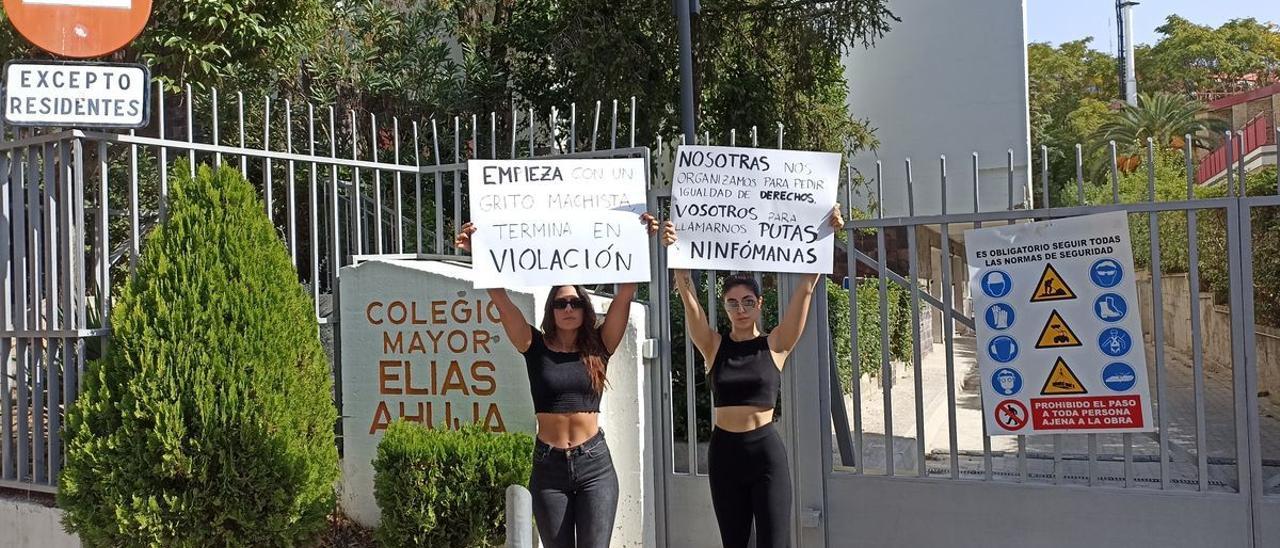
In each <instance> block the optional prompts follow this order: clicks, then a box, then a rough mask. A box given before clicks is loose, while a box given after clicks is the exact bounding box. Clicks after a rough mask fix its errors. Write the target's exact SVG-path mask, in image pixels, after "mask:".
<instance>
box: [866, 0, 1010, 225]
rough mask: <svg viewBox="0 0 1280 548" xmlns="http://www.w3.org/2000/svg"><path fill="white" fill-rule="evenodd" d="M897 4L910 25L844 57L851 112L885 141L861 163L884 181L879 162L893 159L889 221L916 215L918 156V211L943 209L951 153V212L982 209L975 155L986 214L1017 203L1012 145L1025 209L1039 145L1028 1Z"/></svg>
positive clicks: (888, 164) (887, 175)
mask: <svg viewBox="0 0 1280 548" xmlns="http://www.w3.org/2000/svg"><path fill="white" fill-rule="evenodd" d="M888 8H889V10H890V11H892V12H893V13H894V15H896V16H898V17H899V18H901V22H895V23H893V24H892V30H890V31H889V32H888V34H886V35H885V36H884V37H883V38H880V39H878V40H877V41H876V44H875V46H874V47H873V48H870V49H863V48H861V47H859V48H855V49H854V50H853V51H851V52H849V53H847V54H846V55H845V58H844V66H845V77H846V79H847V80H848V82H849V98H848V105H849V107H850V112H852V114H853V115H854V116H855V117H858V118H867V119H869V120H870V122H871V126H872V127H874V128H875V132H876V133H875V136H876V138H877V139H879V141H880V146H879V149H878V150H876V151H868V152H864V153H861V154H859V155H858V156H856V157H855V158H854V161H853V165H854V167H856V168H857V169H858V170H859V171H860V172H861V173H862V174H863V175H865V176H867V178H868V179H874V177H875V173H876V171H875V162H876V160H881V161H882V162H883V166H884V192H885V196H884V200H883V203H884V207H885V215H886V216H890V215H892V216H897V215H906V214H907V187H906V176H905V171H904V168H903V160H904V159H906V158H908V157H910V158H912V160H913V166H912V169H913V172H914V181H915V204H916V213H918V214H922V215H924V214H936V213H938V212H939V210H940V209H941V196H942V190H941V186H940V169H939V166H938V156H939V155H942V154H945V155H946V156H947V161H948V166H947V173H948V177H949V180H948V191H947V193H946V196H947V210H948V211H949V212H952V213H955V212H962V211H973V177H972V167H971V161H972V160H971V157H970V154H971V153H973V152H977V153H978V155H979V169H980V174H981V182H980V186H981V191H980V193H979V194H980V198H981V200H982V203H981V204H980V208H981V209H982V210H983V211H992V210H1004V209H1006V208H1007V207H1008V201H1009V193H1008V190H1007V189H1008V181H1007V173H1006V170H1007V167H1006V158H1005V155H1006V151H1007V150H1008V149H1013V164H1014V185H1015V187H1014V199H1013V201H1014V203H1022V201H1023V198H1024V195H1025V194H1024V188H1025V186H1026V185H1027V180H1028V179H1027V178H1028V174H1029V164H1028V161H1027V159H1028V148H1029V146H1030V130H1029V122H1028V113H1027V108H1028V107H1027V105H1028V103H1027V59H1026V33H1025V18H1024V1H1023V0H986V1H984V2H957V1H955V0H889V2H888ZM873 183H874V181H873ZM872 188H874V186H873V187H872Z"/></svg>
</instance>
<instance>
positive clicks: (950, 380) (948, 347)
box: [882, 155, 960, 479]
mask: <svg viewBox="0 0 1280 548" xmlns="http://www.w3.org/2000/svg"><path fill="white" fill-rule="evenodd" d="M938 169H939V173H940V177H941V179H942V181H941V182H942V188H941V190H942V194H941V195H940V196H941V198H942V201H941V204H942V211H941V212H942V217H943V219H944V220H943V222H942V224H941V225H940V226H939V230H938V231H939V233H940V234H941V246H942V250H941V251H942V337H943V344H944V348H945V350H944V352H945V353H946V358H947V438H948V440H949V443H950V448H949V451H950V457H951V479H958V478H959V477H960V454H959V441H958V440H959V435H958V434H957V432H956V360H955V333H954V328H955V325H954V323H953V322H954V310H955V308H954V307H955V302H954V296H955V291H954V289H953V287H952V279H951V233H950V232H949V230H950V228H949V226H948V224H947V222H946V221H945V219H946V216H947V157H946V155H942V156H939V157H938ZM884 325H885V326H888V325H889V322H888V321H887V320H886V321H885V322H884ZM882 329H884V328H882Z"/></svg>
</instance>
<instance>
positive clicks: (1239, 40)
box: [1134, 15, 1280, 93]
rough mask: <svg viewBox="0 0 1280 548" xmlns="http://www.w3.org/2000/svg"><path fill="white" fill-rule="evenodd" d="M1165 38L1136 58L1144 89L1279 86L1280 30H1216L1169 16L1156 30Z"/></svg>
mask: <svg viewBox="0 0 1280 548" xmlns="http://www.w3.org/2000/svg"><path fill="white" fill-rule="evenodd" d="M1156 32H1158V33H1160V34H1161V35H1162V37H1161V38H1160V40H1159V42H1157V43H1156V44H1155V45H1154V46H1151V47H1144V48H1140V49H1139V50H1138V51H1137V52H1135V58H1134V63H1135V68H1136V70H1137V73H1138V81H1139V82H1140V85H1141V86H1142V87H1144V88H1148V89H1159V90H1164V91H1169V92H1181V93H1189V92H1197V91H1214V90H1217V89H1221V88H1224V87H1226V88H1227V89H1230V86H1232V85H1234V84H1236V83H1237V82H1240V81H1242V80H1244V79H1245V78H1246V77H1251V78H1254V79H1256V80H1255V83H1256V84H1257V85H1266V84H1269V83H1272V82H1275V81H1280V27H1277V26H1276V24H1275V23H1262V22H1259V21H1258V20H1257V19H1254V18H1247V19H1233V20H1231V21H1228V22H1226V23H1223V24H1222V25H1221V26H1219V27H1218V28H1216V29H1214V28H1212V27H1209V26H1205V25H1197V24H1194V23H1192V22H1191V21H1188V20H1186V19H1184V18H1182V17H1179V16H1177V15H1170V16H1169V17H1168V18H1167V19H1166V20H1165V23H1164V25H1161V26H1160V27H1157V28H1156Z"/></svg>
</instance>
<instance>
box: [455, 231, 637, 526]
mask: <svg viewBox="0 0 1280 548" xmlns="http://www.w3.org/2000/svg"><path fill="white" fill-rule="evenodd" d="M640 221H641V222H642V223H644V224H645V225H646V226H647V227H648V229H649V234H650V235H653V234H655V233H657V231H658V221H657V220H656V219H654V218H653V216H652V215H650V214H648V213H645V214H644V215H641V217H640ZM475 231H476V227H475V225H473V224H472V223H467V224H465V225H463V226H462V231H461V232H459V233H458V236H457V238H456V239H455V240H454V245H455V246H457V247H458V248H459V249H462V250H464V251H470V250H471V235H472V234H473V233H475ZM488 291H489V298H490V299H492V300H493V303H494V304H495V305H496V306H497V307H498V311H499V314H500V315H501V319H502V328H503V329H504V330H505V331H506V333H507V341H508V342H510V343H511V345H512V346H514V347H515V349H516V350H518V351H519V352H520V353H521V354H524V360H525V366H526V369H527V370H528V373H529V388H530V391H531V392H533V409H534V412H535V413H537V422H538V436H537V442H536V444H535V447H534V451H533V473H532V475H531V476H530V478H529V491H530V493H532V495H533V515H534V519H535V520H536V521H537V525H538V536H539V537H540V538H541V539H542V543H543V544H544V545H546V546H548V547H549V548H575V547H580V548H603V547H607V546H609V537H610V535H611V534H612V533H613V521H614V515H615V514H616V512H617V509H618V476H617V474H616V473H615V472H614V470H613V460H612V459H611V458H610V456H609V446H608V445H607V444H606V443H605V439H604V431H603V430H601V429H600V426H599V414H600V398H601V395H602V394H603V393H604V389H605V385H606V384H607V378H606V377H607V375H606V373H607V370H608V363H609V357H610V356H611V355H612V354H613V352H614V351H615V350H617V348H618V345H619V344H621V343H622V337H623V335H624V333H625V332H626V327H627V319H628V318H629V317H630V312H631V300H632V298H633V297H635V293H636V284H634V283H628V284H619V285H618V292H617V294H615V295H614V296H613V302H612V304H610V305H609V311H608V312H606V313H605V317H604V321H603V322H601V321H598V320H597V318H596V312H595V309H593V308H592V307H591V300H590V297H589V296H588V294H587V291H586V290H585V289H583V288H582V287H581V286H574V285H563V286H556V287H552V288H551V294H550V295H548V296H547V304H546V309H545V310H544V315H543V319H542V325H541V329H538V328H535V327H534V326H532V325H530V324H529V323H528V321H527V320H526V319H525V317H524V314H523V313H521V312H520V309H519V308H517V307H516V305H515V303H513V302H511V298H510V297H509V296H508V295H507V291H506V290H505V289H490V290H488Z"/></svg>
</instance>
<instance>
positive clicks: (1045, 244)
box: [965, 213, 1153, 436]
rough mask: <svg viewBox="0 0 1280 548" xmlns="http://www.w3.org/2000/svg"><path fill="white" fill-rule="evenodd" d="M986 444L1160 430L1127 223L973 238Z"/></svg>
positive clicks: (1101, 218) (1053, 225) (1088, 220)
mask: <svg viewBox="0 0 1280 548" xmlns="http://www.w3.org/2000/svg"><path fill="white" fill-rule="evenodd" d="M965 248H966V250H967V253H968V260H969V279H970V282H969V285H970V291H971V294H972V295H973V302H974V309H975V311H976V314H975V318H974V319H975V320H976V321H975V324H976V325H977V332H978V366H979V371H980V372H981V378H982V401H983V414H984V416H985V417H986V425H987V433H988V434H990V435H993V436H999V435H1035V434H1052V433H1070V432H1083V433H1102V432H1145V431H1150V430H1152V429H1153V425H1152V423H1151V414H1150V410H1151V396H1150V389H1149V387H1148V383H1147V361H1146V354H1145V351H1144V348H1143V345H1142V321H1141V318H1140V317H1139V314H1138V312H1137V308H1136V307H1137V305H1138V291H1137V285H1136V283H1135V282H1134V270H1133V248H1132V247H1131V244H1130V241H1129V223H1128V218H1127V216H1126V215H1125V214H1124V213H1106V214H1101V215H1090V216H1085V217H1075V218H1069V219H1059V220H1053V221H1045V222H1039V223H1028V224H1020V225H1009V226H997V227H991V228H983V229H975V230H969V231H966V232H965Z"/></svg>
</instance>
